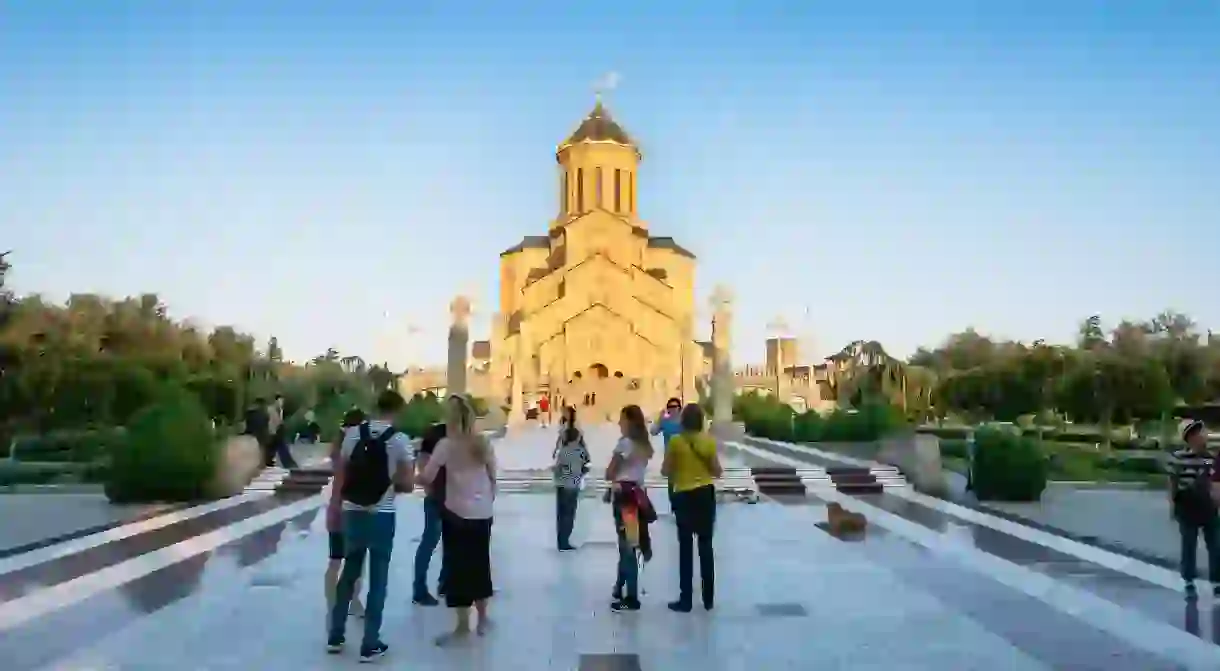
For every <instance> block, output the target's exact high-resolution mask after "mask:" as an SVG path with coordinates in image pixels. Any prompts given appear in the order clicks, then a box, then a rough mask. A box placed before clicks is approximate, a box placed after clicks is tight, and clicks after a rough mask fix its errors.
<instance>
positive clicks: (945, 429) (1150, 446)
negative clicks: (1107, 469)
mask: <svg viewBox="0 0 1220 671" xmlns="http://www.w3.org/2000/svg"><path fill="white" fill-rule="evenodd" d="M976 430H978V429H972V428H970V427H966V426H921V427H919V428H918V429H916V431H918V432H919V433H926V434H928V435H932V436H936V437H938V438H940V439H942V440H965V439H967V438H969V437H970V433H971V432H972V431H976ZM1015 431H1020V433H1021V435H1023V436H1027V437H1030V438H1037V437H1038V429H1036V428H1028V427H1026V428H1023V429H1015ZM1041 437H1042V439H1043V440H1053V441H1057V442H1061V443H1101V442H1102V435H1101V434H1100V433H1098V432H1096V431H1080V430H1074V429H1068V430H1065V431H1060V430H1058V429H1051V428H1044V429H1043V430H1042V435H1041ZM1110 447H1111V448H1112V449H1115V450H1155V449H1157V448H1158V446H1157V442H1156V441H1155V440H1152V439H1140V438H1136V439H1127V438H1114V439H1111V440H1110Z"/></svg>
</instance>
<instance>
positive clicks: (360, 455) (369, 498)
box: [340, 422, 398, 508]
mask: <svg viewBox="0 0 1220 671" xmlns="http://www.w3.org/2000/svg"><path fill="white" fill-rule="evenodd" d="M396 433H398V432H397V431H396V430H395V429H394V428H393V427H390V428H388V429H386V430H385V431H384V432H383V433H382V434H381V435H380V436H377V437H376V438H374V437H373V434H372V432H371V430H370V429H369V425H368V422H365V423H363V424H361V425H360V441H359V442H357V443H356V447H354V448H353V449H352V453H351V455H350V456H348V458H347V465H346V467H345V468H344V471H343V476H344V477H343V490H342V491H341V492H340V493H341V494H342V495H343V500H344V501H348V502H351V503H354V504H356V505H358V506H363V507H366V508H367V507H368V506H373V505H376V504H377V502H378V501H380V500H381V498H382V497H383V496H385V493H386V490H388V489H389V488H390V487H391V485H393V484H394V482H393V481H392V480H391V479H390V453H389V450H388V448H387V444H388V443H389V441H390V439H391V438H393V437H394V435H395V434H396Z"/></svg>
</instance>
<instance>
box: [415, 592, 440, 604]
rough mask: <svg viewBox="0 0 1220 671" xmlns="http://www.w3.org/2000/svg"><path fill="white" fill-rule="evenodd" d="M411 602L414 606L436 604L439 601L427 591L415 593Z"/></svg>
mask: <svg viewBox="0 0 1220 671" xmlns="http://www.w3.org/2000/svg"><path fill="white" fill-rule="evenodd" d="M411 603H413V604H415V605H416V606H436V605H439V604H440V601H438V600H437V599H436V597H434V596H432V595H431V594H429V593H427V592H421V593H420V594H416V595H415V597H414V598H413V599H411Z"/></svg>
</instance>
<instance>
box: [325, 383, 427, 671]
mask: <svg viewBox="0 0 1220 671" xmlns="http://www.w3.org/2000/svg"><path fill="white" fill-rule="evenodd" d="M404 405H406V403H405V401H403V398H402V396H401V395H399V394H398V392H396V391H392V390H388V389H387V390H385V391H383V392H381V394H380V395H379V396H378V397H377V408H376V416H375V417H373V419H371V420H369V421H367V422H363V423H361V424H360V425H359V426H355V427H351V428H348V429H347V430H345V431H344V434H343V443H342V445H341V447H340V452H339V457H340V459H339V460H340V468H337V469H335V480H334V483H333V484H332V486H333V487H335V488H337V489H339V494H340V496H341V497H342V498H343V503H342V508H343V510H342V517H343V522H342V523H343V570H342V571H341V572H340V573H339V582H338V584H336V585H335V603H334V608H333V609H332V610H331V616H330V636H329V637H328V638H327V641H326V649H327V652H329V653H331V654H338V653H340V652H342V651H343V646H344V642H345V631H346V628H347V615H348V606H349V605H350V603H351V600H352V597H353V595H354V594H355V592H356V581H357V580H358V579H359V577H360V572H361V571H362V570H363V568H364V562H365V557H366V556H367V558H368V564H369V580H368V584H369V591H368V596H367V598H366V602H365V609H364V639H363V640H362V642H361V644H360V661H362V662H368V661H373V660H375V659H377V658H378V657H381V656H383V655H385V654H386V652H387V651H388V650H389V646H388V645H386V644H385V642H383V641H382V640H381V616H382V611H383V610H384V609H385V600H386V590H387V587H388V583H389V574H390V555H391V554H392V553H393V550H394V528H395V525H396V515H395V514H394V511H395V505H394V503H395V496H396V495H397V494H398V493H399V492H402V493H406V492H410V491H411V490H412V488H413V487H414V475H415V473H414V467H413V464H412V462H411V450H410V440H409V439H408V438H407V436H406V434H404V433H402V432H400V431H398V430H396V429H395V428H394V426H393V422H394V416H395V415H397V414H398V412H399V411H400V410H402V408H403V406H404Z"/></svg>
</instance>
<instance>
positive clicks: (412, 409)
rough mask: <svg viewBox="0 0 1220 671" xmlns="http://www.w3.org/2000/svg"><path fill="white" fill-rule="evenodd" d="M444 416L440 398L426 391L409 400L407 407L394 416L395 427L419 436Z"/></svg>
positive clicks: (414, 436)
mask: <svg viewBox="0 0 1220 671" xmlns="http://www.w3.org/2000/svg"><path fill="white" fill-rule="evenodd" d="M443 416H444V412H443V408H442V406H441V401H440V399H439V398H437V397H436V395H435V394H433V393H431V392H424V393H422V394H416V395H415V396H412V397H411V400H409V401H407V405H406V407H404V408H403V409H402V412H400V413H398V416H397V417H396V418H394V427H395V428H397V429H398V430H399V431H402V432H403V433H405V434H407V435H408V436H411V437H412V438H419V437H420V436H422V435H424V431H426V430H427V429H428V427H429V426H432V425H433V424H435V423H437V422H439V421H441V419H442V417H443Z"/></svg>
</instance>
